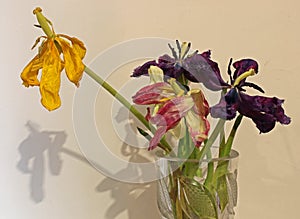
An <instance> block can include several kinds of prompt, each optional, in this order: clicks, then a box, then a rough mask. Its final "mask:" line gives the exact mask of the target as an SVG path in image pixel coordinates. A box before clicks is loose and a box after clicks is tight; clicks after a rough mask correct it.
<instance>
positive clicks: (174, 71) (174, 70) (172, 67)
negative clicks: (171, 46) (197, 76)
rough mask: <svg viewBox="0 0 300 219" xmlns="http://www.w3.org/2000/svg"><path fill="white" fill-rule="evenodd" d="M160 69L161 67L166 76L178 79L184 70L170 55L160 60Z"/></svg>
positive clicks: (161, 57)
mask: <svg viewBox="0 0 300 219" xmlns="http://www.w3.org/2000/svg"><path fill="white" fill-rule="evenodd" d="M158 67H160V68H161V69H162V70H163V72H164V75H165V76H168V77H171V78H176V79H178V78H179V77H180V76H181V74H182V72H183V71H184V69H182V68H181V66H179V65H178V64H177V63H176V60H175V59H174V58H172V57H170V56H169V55H163V56H160V57H159V58H158Z"/></svg>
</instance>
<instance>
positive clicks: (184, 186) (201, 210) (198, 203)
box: [180, 177, 218, 219]
mask: <svg viewBox="0 0 300 219" xmlns="http://www.w3.org/2000/svg"><path fill="white" fill-rule="evenodd" d="M180 191H181V196H180V197H181V199H183V200H181V202H182V207H183V208H184V209H185V212H187V213H188V215H190V218H197V217H199V218H207V219H208V218H211V219H217V218H218V212H217V206H216V202H215V198H214V195H213V194H212V193H211V192H210V191H209V190H208V189H207V188H206V187H205V186H204V185H202V184H201V183H199V182H197V181H195V180H193V179H190V178H186V177H181V179H180Z"/></svg>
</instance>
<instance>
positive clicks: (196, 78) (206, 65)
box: [182, 51, 229, 91]
mask: <svg viewBox="0 0 300 219" xmlns="http://www.w3.org/2000/svg"><path fill="white" fill-rule="evenodd" d="M182 67H183V68H184V69H185V70H186V71H187V73H186V74H185V77H186V78H187V79H188V80H190V81H192V82H199V83H203V84H204V86H205V87H207V88H208V89H211V90H214V91H217V90H221V89H223V88H226V87H229V85H228V84H227V83H226V82H224V81H223V79H222V77H221V74H220V69H219V67H218V64H217V63H216V62H214V61H212V60H211V59H210V51H208V52H204V53H202V54H195V55H192V56H190V57H188V58H186V59H185V60H184V62H183V66H182Z"/></svg>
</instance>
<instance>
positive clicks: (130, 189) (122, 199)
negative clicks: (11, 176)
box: [17, 121, 159, 219]
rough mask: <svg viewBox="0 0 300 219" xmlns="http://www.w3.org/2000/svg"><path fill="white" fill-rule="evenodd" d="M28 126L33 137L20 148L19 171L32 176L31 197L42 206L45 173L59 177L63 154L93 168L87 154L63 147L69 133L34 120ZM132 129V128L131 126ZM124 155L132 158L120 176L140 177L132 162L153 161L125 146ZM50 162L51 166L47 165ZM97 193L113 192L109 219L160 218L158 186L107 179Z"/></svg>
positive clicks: (134, 149)
mask: <svg viewBox="0 0 300 219" xmlns="http://www.w3.org/2000/svg"><path fill="white" fill-rule="evenodd" d="M25 126H26V128H27V129H28V131H29V135H28V136H27V138H26V139H25V140H23V141H22V142H21V143H20V145H19V147H18V150H19V153H20V160H19V161H18V163H17V168H18V169H19V170H20V171H21V172H22V173H24V174H29V175H30V185H29V186H30V196H31V199H32V200H33V201H34V202H35V203H39V202H41V201H43V199H44V198H45V188H44V186H45V172H46V171H48V168H49V171H50V173H51V174H52V175H59V174H60V172H61V169H62V163H63V161H62V159H61V157H60V155H61V153H64V154H67V155H69V156H71V157H73V158H75V159H77V160H79V161H80V162H83V163H85V164H88V165H89V166H91V165H90V164H89V162H88V161H87V159H86V158H85V157H84V156H83V155H81V154H78V153H76V152H73V151H71V150H69V149H67V148H63V145H64V144H65V142H66V138H67V134H66V133H65V131H45V130H41V128H40V127H39V126H38V125H37V124H35V123H33V122H32V121H28V122H27V123H26V125H25ZM129 128H131V127H129V126H128V129H129ZM121 152H122V154H123V155H124V156H127V157H129V162H128V165H127V166H126V167H124V169H123V170H121V171H120V172H121V173H118V175H120V174H121V175H122V173H124V174H128V172H131V173H132V174H138V172H140V170H136V169H134V168H133V165H131V163H135V162H142V163H147V162H150V161H149V160H148V159H147V158H145V157H144V156H142V155H141V154H140V153H139V152H140V149H138V148H135V147H131V146H129V145H127V144H125V143H124V144H123V145H122V146H121ZM46 162H48V165H46V164H45V163H46ZM95 190H96V191H97V192H100V193H102V192H108V191H109V192H110V195H111V198H112V199H113V201H114V202H113V204H111V205H110V206H105V208H106V209H107V210H106V213H105V218H106V219H115V218H116V217H117V216H118V215H120V214H121V213H122V212H127V214H128V218H130V219H140V218H143V219H153V218H159V215H158V210H157V206H156V195H155V194H156V184H155V183H144V184H131V183H124V182H120V181H116V180H113V179H110V178H105V179H104V180H102V181H101V182H100V183H99V184H98V185H97V187H96V188H95ZM103 207H104V206H102V208H103Z"/></svg>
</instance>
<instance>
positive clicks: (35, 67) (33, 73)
mask: <svg viewBox="0 0 300 219" xmlns="http://www.w3.org/2000/svg"><path fill="white" fill-rule="evenodd" d="M45 44H46V42H45ZM45 44H43V45H42V46H41V48H40V52H39V54H38V55H36V56H35V57H34V58H33V59H32V60H31V61H30V62H29V63H28V65H27V66H26V67H25V68H24V69H23V71H22V73H21V79H22V80H23V85H24V86H25V87H29V86H39V85H40V82H39V80H38V78H37V76H38V73H39V70H40V69H41V68H42V67H43V58H44V55H45V51H46V49H47V46H44V45H45Z"/></svg>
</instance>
